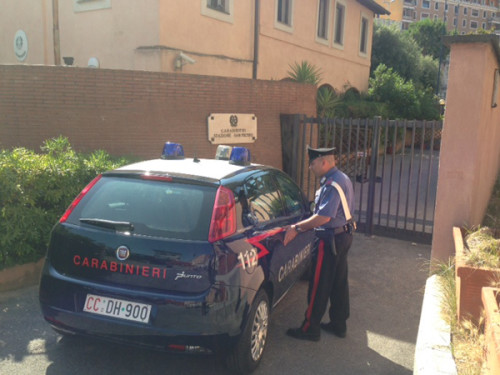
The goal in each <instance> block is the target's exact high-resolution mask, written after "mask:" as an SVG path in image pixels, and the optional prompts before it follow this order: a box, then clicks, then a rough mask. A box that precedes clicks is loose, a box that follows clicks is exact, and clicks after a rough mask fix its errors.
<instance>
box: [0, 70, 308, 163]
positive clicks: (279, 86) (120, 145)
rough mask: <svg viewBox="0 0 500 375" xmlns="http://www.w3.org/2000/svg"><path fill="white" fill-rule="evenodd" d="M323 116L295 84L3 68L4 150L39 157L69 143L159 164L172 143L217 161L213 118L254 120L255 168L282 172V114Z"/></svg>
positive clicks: (0, 119)
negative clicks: (46, 144) (60, 141)
mask: <svg viewBox="0 0 500 375" xmlns="http://www.w3.org/2000/svg"><path fill="white" fill-rule="evenodd" d="M315 112H316V88H315V87H314V86H312V85H303V84H298V83H294V82H278V81H263V80H250V79H240V78H224V77H209V76H199V75H178V74H173V73H154V72H139V71H126V70H107V69H88V68H71V67H46V66H20V65H11V66H8V65H0V148H3V149H6V148H12V147H16V146H24V147H28V148H31V149H34V150H39V146H40V145H41V144H42V142H43V141H44V140H46V139H49V138H52V137H57V136H59V135H64V136H66V137H68V138H69V140H70V142H71V144H72V145H73V147H74V148H75V149H76V150H80V151H90V150H94V149H104V150H107V151H108V152H109V153H111V154H114V155H135V156H138V157H140V158H157V157H159V155H160V153H161V150H162V148H163V144H164V142H166V141H176V142H180V143H182V144H183V145H184V151H185V152H186V154H187V155H189V156H192V155H194V153H197V156H198V157H203V158H213V156H214V155H215V150H216V148H217V145H212V144H211V143H210V142H209V141H208V129H207V118H208V115H209V114H210V113H252V114H255V115H256V116H257V141H256V142H255V143H247V144H242V145H243V146H246V147H248V148H249V149H250V151H251V152H252V157H253V161H255V162H257V163H262V164H269V165H273V166H275V167H277V168H282V155H281V131H280V114H282V113H285V114H286V113H305V114H308V115H314V114H315Z"/></svg>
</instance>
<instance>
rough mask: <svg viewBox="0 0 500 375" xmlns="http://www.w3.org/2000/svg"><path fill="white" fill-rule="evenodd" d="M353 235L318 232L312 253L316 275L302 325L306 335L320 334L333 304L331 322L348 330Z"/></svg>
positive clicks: (314, 274) (309, 292)
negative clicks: (350, 258) (322, 322)
mask: <svg viewBox="0 0 500 375" xmlns="http://www.w3.org/2000/svg"><path fill="white" fill-rule="evenodd" d="M352 237H353V236H352V234H349V233H342V234H337V235H334V234H333V232H332V231H326V233H321V235H319V233H318V232H317V237H316V242H315V248H314V251H313V262H312V267H313V275H312V277H311V279H310V280H309V290H308V293H307V301H308V307H307V310H306V313H305V320H304V323H303V325H302V330H303V331H304V332H307V331H311V332H319V331H320V323H321V319H322V318H323V315H324V314H325V311H326V308H327V306H328V300H330V309H329V316H330V321H331V322H332V323H333V324H336V325H338V326H339V327H345V324H346V320H347V318H349V283H348V275H347V253H348V251H349V248H350V247H351V244H352Z"/></svg>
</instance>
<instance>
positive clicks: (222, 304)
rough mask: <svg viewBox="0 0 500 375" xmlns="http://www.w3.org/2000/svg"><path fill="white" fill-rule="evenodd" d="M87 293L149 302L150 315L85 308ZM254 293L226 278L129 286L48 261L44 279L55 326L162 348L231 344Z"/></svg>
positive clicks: (44, 302) (44, 305) (45, 307)
mask: <svg viewBox="0 0 500 375" xmlns="http://www.w3.org/2000/svg"><path fill="white" fill-rule="evenodd" d="M87 294H94V295H98V296H103V297H111V298H116V299H121V300H125V301H134V302H140V303H143V304H149V305H151V315H150V319H149V321H148V322H147V323H140V322H134V321H128V320H123V319H118V318H115V317H108V316H102V315H96V314H92V313H89V312H85V311H83V306H84V304H85V298H86V295H87ZM253 295H254V292H253V291H251V290H243V291H242V290H240V289H239V288H237V287H228V286H225V285H224V284H222V283H217V284H214V285H213V286H212V287H211V288H210V289H209V290H207V291H206V292H204V293H202V294H198V295H184V296H179V295H169V294H167V293H160V292H150V291H148V292H146V291H140V290H128V289H124V288H122V287H113V286H102V285H97V284H93V283H88V282H84V281H81V280H76V279H73V278H70V277H66V276H64V275H61V274H59V273H57V272H56V271H55V270H54V269H53V268H51V267H50V265H47V264H46V265H45V268H44V271H43V272H42V278H41V281H40V306H41V310H42V313H43V316H44V318H45V319H46V320H47V321H48V322H49V323H50V324H51V325H52V326H53V327H54V328H56V329H58V330H60V331H65V332H68V333H75V334H82V335H89V336H96V337H100V338H105V339H108V340H112V341H119V342H128V343H133V344H137V345H147V346H154V347H157V348H166V346H168V345H171V344H173V345H193V346H201V347H205V348H209V349H211V350H214V349H217V348H219V347H221V346H225V345H231V343H232V342H233V340H234V339H235V338H236V337H237V336H238V335H239V334H240V333H241V327H242V326H243V319H244V314H245V312H246V311H248V308H247V306H248V305H249V302H250V301H249V299H251V298H252V297H253Z"/></svg>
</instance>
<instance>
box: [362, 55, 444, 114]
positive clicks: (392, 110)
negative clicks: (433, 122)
mask: <svg viewBox="0 0 500 375" xmlns="http://www.w3.org/2000/svg"><path fill="white" fill-rule="evenodd" d="M368 94H369V95H370V96H371V97H372V98H373V100H375V101H377V102H382V103H385V104H386V106H387V110H388V113H387V115H388V116H389V117H390V118H393V119H395V118H403V119H417V120H422V119H437V118H439V109H438V106H437V103H436V98H435V97H434V94H433V91H432V90H431V89H429V88H427V89H417V88H416V87H415V85H414V84H413V81H411V80H409V81H406V80H404V79H403V77H401V76H400V75H399V74H398V73H397V72H395V71H394V69H393V68H389V67H387V66H385V65H384V64H380V65H379V66H378V67H377V69H375V71H374V74H373V77H372V78H370V88H369V90H368Z"/></svg>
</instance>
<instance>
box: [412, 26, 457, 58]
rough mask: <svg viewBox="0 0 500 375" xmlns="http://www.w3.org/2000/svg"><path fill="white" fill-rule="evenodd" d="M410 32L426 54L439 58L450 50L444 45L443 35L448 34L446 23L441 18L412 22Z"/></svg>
mask: <svg viewBox="0 0 500 375" xmlns="http://www.w3.org/2000/svg"><path fill="white" fill-rule="evenodd" d="M408 34H409V35H410V36H411V37H412V38H413V39H414V40H415V42H417V44H418V45H419V47H420V48H421V49H422V53H423V54H424V55H425V56H432V57H433V58H434V59H437V60H439V58H440V56H441V57H442V58H444V57H446V56H447V55H448V53H449V52H450V51H449V49H448V47H446V46H444V45H443V42H442V36H443V35H446V25H445V23H444V22H443V21H441V20H436V21H433V20H431V19H430V18H426V19H423V20H422V21H419V22H414V23H411V24H410V27H409V28H408Z"/></svg>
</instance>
